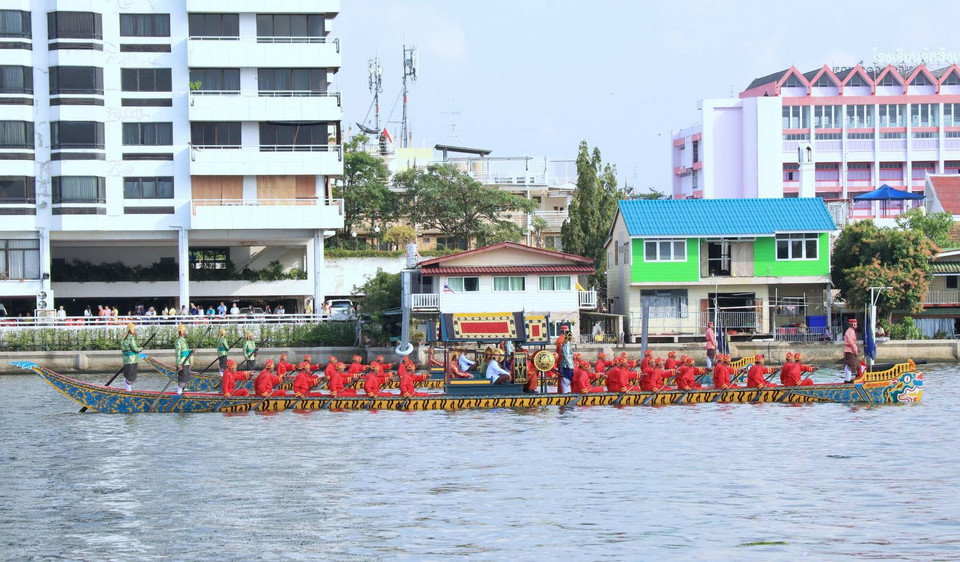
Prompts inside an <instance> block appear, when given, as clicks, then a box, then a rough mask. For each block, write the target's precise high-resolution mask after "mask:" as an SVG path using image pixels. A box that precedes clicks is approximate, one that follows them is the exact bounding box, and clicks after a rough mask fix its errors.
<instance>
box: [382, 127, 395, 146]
mask: <svg viewBox="0 0 960 562" xmlns="http://www.w3.org/2000/svg"><path fill="white" fill-rule="evenodd" d="M383 136H385V137H387V140H388V141H390V143H391V144H392V143H393V139H392V138H390V133H388V132H387V128H386V127H384V128H383Z"/></svg>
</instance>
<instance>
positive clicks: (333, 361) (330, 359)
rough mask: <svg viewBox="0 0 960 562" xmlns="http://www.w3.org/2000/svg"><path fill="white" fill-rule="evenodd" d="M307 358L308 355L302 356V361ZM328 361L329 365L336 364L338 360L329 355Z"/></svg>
mask: <svg viewBox="0 0 960 562" xmlns="http://www.w3.org/2000/svg"><path fill="white" fill-rule="evenodd" d="M307 357H309V355H304V356H303V358H304V359H306V358H307ZM328 360H329V361H330V362H331V363H336V362H338V361H339V360H338V359H337V358H336V357H334V356H333V355H331V356H330V358H329V359H328Z"/></svg>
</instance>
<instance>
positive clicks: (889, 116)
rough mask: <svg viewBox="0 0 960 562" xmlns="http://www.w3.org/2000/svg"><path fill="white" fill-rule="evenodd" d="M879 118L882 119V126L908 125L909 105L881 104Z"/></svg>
mask: <svg viewBox="0 0 960 562" xmlns="http://www.w3.org/2000/svg"><path fill="white" fill-rule="evenodd" d="M888 76H889V74H888ZM877 118H878V119H879V121H880V126H881V127H906V126H907V106H905V105H881V106H879V111H878V115H877Z"/></svg>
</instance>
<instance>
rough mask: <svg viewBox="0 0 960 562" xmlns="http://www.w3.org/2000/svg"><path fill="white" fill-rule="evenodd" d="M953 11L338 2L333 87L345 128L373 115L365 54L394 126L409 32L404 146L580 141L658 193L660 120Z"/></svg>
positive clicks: (666, 176) (902, 43) (688, 116)
mask: <svg viewBox="0 0 960 562" xmlns="http://www.w3.org/2000/svg"><path fill="white" fill-rule="evenodd" d="M955 10H956V4H955V3H954V2H946V1H940V0H925V1H924V2H922V3H916V4H914V3H908V2H896V3H895V2H890V1H888V0H872V1H869V2H866V1H859V0H856V1H852V0H843V1H837V0H832V1H820V0H807V1H806V2H803V3H797V2H769V1H767V2H740V1H733V0H727V1H725V2H702V1H701V2H697V1H690V0H670V1H669V2H656V3H650V2H642V1H636V0H631V1H624V0H620V1H611V0H594V1H593V2H584V1H573V0H484V1H482V2H465V1H463V0H454V1H451V0H343V1H342V7H341V12H340V15H339V16H337V18H336V20H334V28H333V31H332V35H334V36H337V37H339V38H340V40H341V45H342V54H343V67H342V68H341V69H340V71H339V72H338V73H337V75H336V77H335V78H334V88H336V89H337V90H339V91H340V92H342V93H343V108H344V123H343V126H344V129H347V128H349V127H352V128H353V132H354V133H356V132H358V130H357V127H356V125H355V123H356V122H358V121H359V122H363V121H364V119H365V118H367V116H368V115H369V116H370V121H369V122H368V124H372V113H368V112H369V111H370V105H371V101H372V96H371V94H370V92H369V91H368V87H367V61H368V59H371V58H373V57H375V56H379V57H380V59H381V65H382V67H383V94H382V95H381V108H382V109H381V115H382V122H383V121H385V120H386V119H387V118H390V122H389V123H388V124H387V128H388V130H389V132H390V133H391V135H394V137H395V138H396V135H395V133H396V132H398V131H399V129H400V124H399V121H400V116H401V104H400V103H399V102H398V100H399V99H400V98H399V94H400V91H401V80H402V68H403V67H402V60H403V59H402V55H403V45H404V44H407V45H416V46H417V48H418V51H419V61H420V65H419V77H418V80H417V82H416V83H414V84H412V85H411V86H410V97H409V110H408V112H409V122H410V128H411V130H412V133H413V142H412V146H433V145H435V144H437V143H448V144H456V145H460V146H469V147H477V148H486V149H490V150H492V151H493V153H492V154H491V156H524V155H527V156H535V157H550V158H554V159H574V158H576V154H577V147H578V146H579V144H580V142H581V141H583V140H585V141H586V142H587V143H588V144H589V145H590V146H591V147H594V146H596V147H598V148H599V149H600V152H601V155H602V157H603V159H604V161H606V162H609V163H611V164H614V165H616V166H617V171H618V177H619V178H620V180H621V184H623V183H624V182H626V183H628V184H629V185H631V186H637V188H638V190H639V191H644V190H646V189H648V188H651V187H652V188H655V189H658V190H660V191H669V190H670V174H671V173H672V168H671V163H670V146H671V143H670V132H671V131H673V130H677V129H682V128H686V127H688V126H690V125H692V124H694V123H696V122H698V121H699V119H700V116H699V111H698V109H697V107H698V102H699V100H701V99H704V98H718V97H730V96H731V95H733V96H736V95H737V94H739V92H741V91H742V90H744V89H745V88H746V86H747V85H748V84H749V83H750V81H751V80H753V79H754V78H756V77H758V76H764V75H767V74H771V73H773V72H776V71H778V70H782V69H785V68H789V67H790V66H791V65H795V66H797V68H799V69H800V71H801V72H807V71H809V70H813V69H815V68H819V67H821V66H823V65H824V64H827V65H829V66H831V67H832V66H852V65H853V64H856V63H858V62H860V61H863V63H864V64H865V65H872V63H873V61H874V57H875V52H876V51H880V52H890V51H896V50H897V49H903V50H904V51H907V52H914V51H922V50H924V49H929V50H931V51H934V50H936V51H939V50H940V49H941V48H943V49H945V50H947V51H960V34H957V33H956V20H955V18H954V17H953V14H954V13H955ZM958 62H960V61H958ZM452 112H457V114H452ZM391 116H392V117H391ZM453 123H456V126H455V127H451V125H452V124H453Z"/></svg>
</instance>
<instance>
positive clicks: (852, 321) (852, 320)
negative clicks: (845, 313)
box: [847, 318, 857, 326]
mask: <svg viewBox="0 0 960 562" xmlns="http://www.w3.org/2000/svg"><path fill="white" fill-rule="evenodd" d="M847 324H852V325H854V326H856V325H857V319H856V318H851V319H850V320H847Z"/></svg>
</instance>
